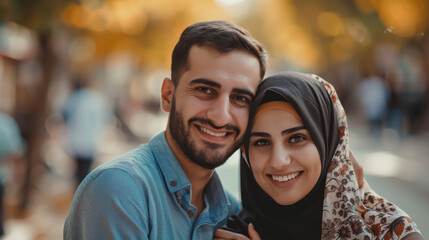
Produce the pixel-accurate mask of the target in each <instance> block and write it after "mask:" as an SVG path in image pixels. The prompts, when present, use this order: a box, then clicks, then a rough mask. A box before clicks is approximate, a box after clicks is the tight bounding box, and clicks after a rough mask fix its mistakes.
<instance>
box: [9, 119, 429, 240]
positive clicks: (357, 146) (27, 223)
mask: <svg viewBox="0 0 429 240" xmlns="http://www.w3.org/2000/svg"><path fill="white" fill-rule="evenodd" d="M349 122H350V124H349V125H350V127H351V132H350V139H351V145H352V150H353V151H354V153H355V155H356V157H357V159H358V160H359V162H360V163H361V164H362V165H363V167H364V170H365V176H366V178H367V181H368V182H369V184H370V185H371V186H372V187H373V189H375V190H376V191H377V192H378V193H379V194H380V195H382V196H384V197H385V198H387V199H389V200H391V201H392V202H394V203H396V204H397V205H398V206H400V207H401V208H402V209H404V210H405V211H406V212H407V213H408V214H409V215H410V216H411V217H412V218H413V219H414V220H415V221H416V222H417V224H418V226H419V227H420V230H421V231H422V233H423V236H427V235H428V234H429V222H428V221H427V216H428V215H429V175H428V174H427V173H426V171H427V170H428V169H429V161H428V157H427V156H429V148H428V147H427V146H428V143H429V132H425V133H420V134H418V135H414V136H406V137H404V138H403V139H401V140H399V139H396V138H395V136H394V135H392V133H389V132H385V133H383V134H384V136H381V137H380V138H379V139H374V138H370V137H369V135H368V134H367V133H366V129H365V126H362V125H360V124H359V123H358V122H354V121H352V120H349ZM111 141H113V142H110V144H108V143H103V144H104V145H105V146H107V147H106V148H107V149H109V151H106V152H102V153H101V155H100V158H99V159H98V160H97V164H100V163H102V162H104V161H108V160H110V159H112V158H113V157H115V156H119V155H120V154H122V153H125V152H127V151H128V150H130V149H132V148H134V147H136V146H137V145H138V143H130V142H128V143H125V142H124V143H120V142H119V141H118V139H117V140H116V141H117V142H115V141H114V140H111ZM112 146H115V147H112ZM49 147H50V148H51V150H50V151H51V154H53V155H54V156H56V160H55V161H52V162H49V165H50V168H51V171H50V172H46V174H44V175H43V177H42V178H41V179H42V180H41V181H40V183H39V184H38V185H37V186H36V188H37V191H35V192H34V194H33V197H32V199H31V204H30V206H29V209H28V211H27V212H25V213H24V214H21V215H20V216H15V217H14V218H9V219H8V221H7V222H6V233H7V235H6V236H5V237H4V238H3V239H4V240H58V239H62V230H63V224H64V220H65V217H66V215H67V213H68V209H69V206H70V203H71V199H72V197H73V192H74V184H73V176H72V174H70V171H69V170H70V168H71V167H73V166H72V165H71V163H73V162H72V161H70V160H67V157H66V156H64V155H62V154H61V151H60V150H59V149H57V148H56V147H57V146H55V143H52V145H51V146H49ZM61 156H62V157H61ZM386 163H389V165H386ZM380 166H384V167H380ZM386 166H389V167H386ZM218 173H219V175H220V176H221V178H222V182H223V184H224V186H225V188H226V189H228V190H229V191H231V192H232V193H234V194H235V196H237V197H238V198H239V184H238V157H237V153H236V154H234V155H233V156H232V157H231V159H230V160H229V161H228V162H227V163H226V164H224V165H223V166H221V167H220V168H219V169H218ZM9 207H10V208H9V209H13V206H9Z"/></svg>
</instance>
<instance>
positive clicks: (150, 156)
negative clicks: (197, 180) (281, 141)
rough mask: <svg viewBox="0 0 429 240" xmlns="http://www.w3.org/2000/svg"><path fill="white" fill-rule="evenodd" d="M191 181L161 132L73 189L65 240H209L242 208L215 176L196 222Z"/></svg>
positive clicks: (109, 163) (100, 169) (65, 227)
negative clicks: (215, 231)
mask: <svg viewBox="0 0 429 240" xmlns="http://www.w3.org/2000/svg"><path fill="white" fill-rule="evenodd" d="M191 189H192V188H191V183H190V182H189V179H188V178H187V176H186V174H185V172H184V171H183V169H182V167H181V165H180V164H179V162H178V161H177V159H176V157H175V156H174V154H173V152H172V151H171V149H170V147H169V145H168V143H167V140H166V138H165V133H164V132H162V133H160V134H158V135H156V136H155V137H153V138H152V139H151V140H150V141H149V143H148V144H144V145H141V146H140V147H139V148H137V149H136V150H134V151H132V152H129V153H127V154H125V155H123V156H120V157H119V158H117V159H114V160H111V161H109V162H107V163H105V164H103V165H101V166H99V167H98V168H96V169H95V170H94V171H92V172H91V173H90V174H89V175H88V176H87V177H86V178H85V180H84V181H83V182H82V183H81V185H80V186H79V188H78V189H77V191H76V194H75V196H74V199H73V203H72V206H71V209H70V212H69V215H68V217H67V219H66V222H65V225H64V239H67V240H69V239H79V240H81V239H127V240H128V239H212V237H213V232H214V230H216V229H217V228H219V227H220V226H222V225H223V224H224V223H225V222H226V220H227V218H228V217H229V216H231V215H232V214H234V213H236V212H237V211H238V210H239V208H240V206H239V204H238V202H237V201H236V199H234V198H233V197H232V196H231V195H230V194H227V193H226V192H224V190H223V188H222V185H221V183H220V180H219V178H218V176H217V174H216V173H214V174H213V177H212V178H211V180H210V181H209V183H208V184H207V186H206V190H205V194H204V201H205V204H206V207H205V209H204V210H203V212H202V213H201V214H200V216H199V218H198V219H196V208H195V206H193V205H192V204H191V194H192V193H191Z"/></svg>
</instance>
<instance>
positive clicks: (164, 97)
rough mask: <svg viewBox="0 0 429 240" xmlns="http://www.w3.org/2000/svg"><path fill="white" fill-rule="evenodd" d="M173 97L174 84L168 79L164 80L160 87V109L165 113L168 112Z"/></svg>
mask: <svg viewBox="0 0 429 240" xmlns="http://www.w3.org/2000/svg"><path fill="white" fill-rule="evenodd" d="M173 95H174V83H173V81H172V80H171V79H169V78H164V81H163V82H162V87H161V107H162V110H164V111H165V112H170V110H171V106H172V103H173V102H172V101H173Z"/></svg>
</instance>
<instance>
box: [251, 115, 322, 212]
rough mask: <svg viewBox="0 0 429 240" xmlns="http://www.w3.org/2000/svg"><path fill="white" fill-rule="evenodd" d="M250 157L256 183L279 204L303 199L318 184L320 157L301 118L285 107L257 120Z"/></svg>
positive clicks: (288, 203) (252, 135) (252, 136)
mask: <svg viewBox="0 0 429 240" xmlns="http://www.w3.org/2000/svg"><path fill="white" fill-rule="evenodd" d="M249 158H250V159H249V160H250V164H251V166H252V172H253V175H254V176H255V179H256V182H257V183H258V184H259V186H261V188H262V189H263V190H264V191H265V192H266V193H267V194H268V195H269V196H270V197H271V198H273V199H274V201H276V202H277V203H278V204H280V205H291V204H294V203H296V202H298V201H299V200H301V199H302V198H304V197H305V196H306V195H307V194H308V193H310V191H311V190H312V189H313V187H314V186H315V185H316V182H317V180H318V179H319V176H320V172H321V160H320V155H319V152H318V151H317V148H316V145H315V144H314V143H313V140H312V139H311V137H310V134H309V133H308V131H307V130H306V129H305V128H304V125H303V123H302V122H301V120H299V119H297V118H296V117H295V116H294V115H292V114H291V113H290V112H288V111H285V110H277V109H272V110H267V111H265V112H262V113H261V114H260V115H258V116H257V118H256V119H255V122H254V125H253V128H252V132H251V136H250V145H249Z"/></svg>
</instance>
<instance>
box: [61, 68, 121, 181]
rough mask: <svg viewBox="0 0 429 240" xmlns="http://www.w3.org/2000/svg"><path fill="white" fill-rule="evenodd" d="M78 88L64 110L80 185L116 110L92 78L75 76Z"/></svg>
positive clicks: (75, 85) (69, 148) (75, 83)
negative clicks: (90, 79) (95, 85)
mask: <svg viewBox="0 0 429 240" xmlns="http://www.w3.org/2000/svg"><path fill="white" fill-rule="evenodd" d="M73 84H74V91H73V93H72V94H71V96H70V97H69V98H68V99H67V101H66V103H65V107H64V108H63V110H62V116H63V118H64V121H65V124H66V128H67V147H68V150H69V151H70V153H71V155H72V157H73V158H74V160H75V162H76V172H75V178H76V183H77V185H79V184H80V182H82V180H83V179H84V178H85V177H86V175H88V173H89V172H90V170H91V165H92V163H93V162H94V159H95V157H96V153H97V146H98V143H99V140H100V136H101V134H102V132H103V130H104V129H105V127H107V126H108V124H109V123H111V122H112V119H113V111H112V110H111V107H110V106H109V103H108V101H107V100H106V98H105V97H104V96H103V94H102V93H101V92H99V91H97V90H96V89H95V88H94V85H93V83H92V82H90V81H89V80H88V79H86V78H84V77H82V76H78V77H76V78H75V79H74V82H73Z"/></svg>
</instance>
